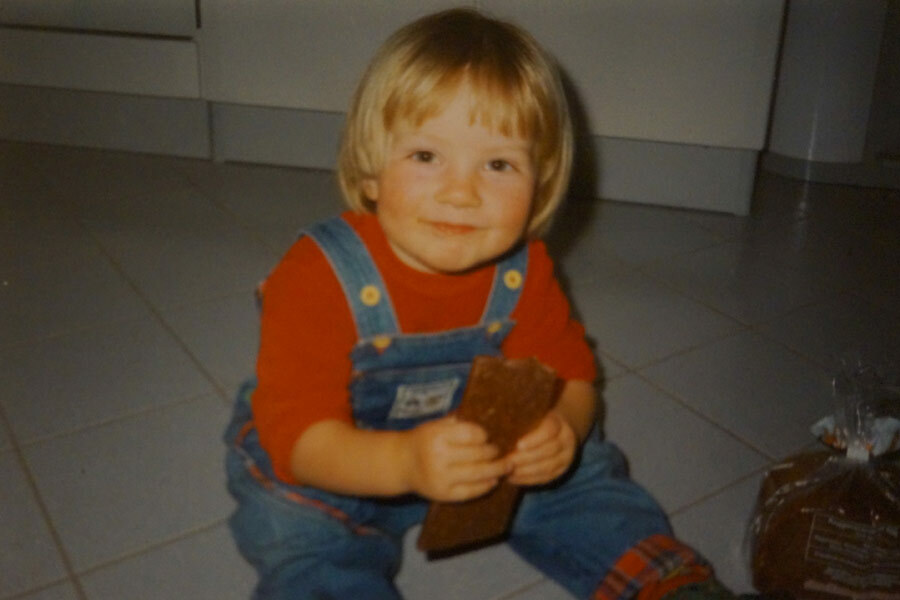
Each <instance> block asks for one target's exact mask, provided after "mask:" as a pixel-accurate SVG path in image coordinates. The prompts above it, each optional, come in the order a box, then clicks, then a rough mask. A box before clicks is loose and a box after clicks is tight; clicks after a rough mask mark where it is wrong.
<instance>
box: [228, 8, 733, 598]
mask: <svg viewBox="0 0 900 600" xmlns="http://www.w3.org/2000/svg"><path fill="white" fill-rule="evenodd" d="M571 157H572V131H571V125H570V122H569V117H568V113H567V109H566V102H565V99H564V96H563V93H562V90H561V87H560V82H559V78H558V75H557V72H556V69H555V67H554V66H553V65H552V63H551V62H550V61H549V60H548V58H547V57H546V56H545V54H544V53H543V52H542V51H541V49H540V48H539V47H538V45H537V44H536V42H535V41H534V40H533V39H532V38H531V37H530V36H529V35H527V34H526V33H524V32H522V31H520V30H519V29H517V28H516V27H514V26H512V25H509V24H506V23H503V22H499V21H495V20H492V19H489V18H486V17H484V16H482V15H481V14H479V13H477V12H475V11H472V10H451V11H447V12H443V13H439V14H436V15H432V16H428V17H425V18H423V19H420V20H418V21H416V22H414V23H412V24H410V25H408V26H406V27H404V28H402V29H401V30H400V31H398V32H397V33H395V34H394V35H393V36H392V37H391V38H390V39H389V40H388V41H387V42H386V43H385V45H384V46H383V47H382V48H381V50H380V51H379V53H378V54H377V55H376V57H375V59H374V61H373V63H372V64H371V66H370V67H369V69H368V71H367V72H366V74H365V76H364V77H363V80H362V82H361V84H360V86H359V89H358V91H357V93H356V96H355V99H354V102H353V106H352V108H351V110H350V113H349V115H348V119H347V125H346V130H345V133H344V138H343V144H342V149H341V153H340V164H339V180H340V184H341V189H342V191H343V194H344V196H345V198H346V200H347V201H348V203H349V204H350V206H351V207H352V208H353V209H354V211H352V212H347V213H345V214H344V215H342V216H341V217H340V218H336V219H332V220H330V221H327V222H325V223H321V224H318V225H316V226H314V227H312V228H311V229H309V230H308V231H306V232H304V235H302V236H301V238H300V239H299V240H298V241H297V242H296V243H295V244H294V246H293V247H292V248H291V249H290V250H289V251H288V253H287V254H286V256H285V257H284V258H283V260H282V261H281V263H280V264H279V265H278V267H277V268H276V269H275V270H274V271H273V273H272V274H271V275H270V276H269V278H268V279H267V281H266V282H265V286H264V289H262V292H261V296H262V326H261V331H262V333H261V342H260V350H259V358H258V363H257V381H256V382H251V383H249V384H247V385H246V386H245V387H244V388H243V389H242V390H241V392H240V394H239V397H238V402H237V405H236V411H235V417H234V420H233V422H232V424H231V425H230V427H229V430H228V432H227V434H226V437H227V442H228V443H229V448H230V449H229V454H228V477H229V489H230V491H231V492H232V494H233V495H234V497H235V498H236V499H237V501H238V508H237V511H236V512H235V514H234V515H233V517H232V519H231V522H230V523H231V527H232V530H233V532H234V535H235V538H236V540H237V542H238V545H239V547H240V550H241V552H242V553H243V554H244V556H246V557H247V559H248V560H249V561H250V562H251V563H253V565H254V566H255V567H256V569H257V570H258V572H259V576H260V581H259V585H258V588H257V591H256V597H257V598H341V599H343V598H379V599H380V598H397V597H399V596H398V593H397V590H396V588H395V587H394V584H393V582H392V578H393V576H394V575H395V573H396V571H397V569H398V566H399V562H400V549H401V538H402V536H403V534H404V532H405V531H406V530H408V529H409V528H410V527H411V526H413V525H415V524H416V523H419V522H420V521H421V520H422V518H423V516H424V514H425V509H426V506H427V501H428V500H441V501H461V500H467V499H471V498H475V497H477V496H480V495H482V494H485V493H486V492H488V491H489V490H491V489H492V488H493V487H494V486H496V485H497V483H498V482H499V481H500V480H501V479H502V478H504V477H507V478H508V479H509V481H511V482H512V483H515V484H518V485H521V486H525V487H526V489H527V490H528V492H527V493H526V494H525V496H524V498H523V501H522V504H521V506H520V508H519V511H518V513H517V515H516V518H515V520H514V523H513V525H512V527H511V532H510V536H509V544H510V545H511V546H512V548H514V549H515V551H516V552H518V553H519V554H520V555H522V556H523V557H524V558H525V559H527V560H528V561H530V562H531V563H532V564H534V565H536V566H537V567H538V568H540V569H541V570H542V571H544V572H545V573H546V574H547V575H549V576H550V577H552V578H553V579H555V580H556V581H558V582H559V583H560V584H561V585H563V586H565V587H566V588H568V589H569V590H570V591H571V592H572V593H573V594H574V595H575V596H577V597H580V598H589V597H590V598H603V599H606V598H631V597H637V598H641V599H645V598H657V597H662V596H665V595H666V594H667V593H669V592H672V593H671V594H669V596H667V597H671V598H675V597H676V595H677V594H682V596H679V597H697V598H699V597H723V598H726V597H731V596H730V595H729V594H727V592H725V591H724V590H722V589H721V588H720V587H719V586H717V585H716V584H715V582H714V580H713V579H711V575H710V570H709V568H708V566H707V565H706V564H705V563H704V562H702V560H701V559H699V557H697V556H696V555H695V554H694V553H693V552H692V551H691V550H690V549H688V548H687V547H685V546H683V545H682V544H680V543H678V542H677V541H675V540H674V539H672V538H671V533H670V529H669V527H668V524H667V521H666V518H665V516H664V514H663V512H662V511H661V510H660V508H659V507H658V506H657V504H656V503H655V502H654V501H653V500H652V499H651V498H650V497H649V496H648V495H647V494H646V493H645V492H644V491H643V490H642V489H641V488H639V487H638V486H636V485H635V484H634V483H632V482H631V481H629V480H628V479H627V477H626V475H625V468H624V462H623V460H622V457H621V455H620V454H619V453H618V451H617V450H616V449H615V448H614V447H613V446H612V445H610V444H608V443H605V442H603V441H601V440H600V438H599V436H598V435H597V434H596V432H595V430H594V419H595V415H594V410H595V397H594V390H593V386H592V383H591V382H592V381H593V380H594V378H595V371H594V359H593V357H592V354H591V352H590V350H589V348H588V346H587V344H586V343H585V340H584V330H583V328H582V327H581V325H579V324H578V323H576V322H575V321H573V320H572V319H571V318H570V316H569V308H568V304H567V302H566V299H565V298H564V296H563V294H562V292H561V290H560V288H559V285H558V284H557V282H556V280H555V279H554V276H553V265H552V263H551V262H550V259H549V258H548V256H547V254H546V249H545V246H544V245H543V243H542V242H541V241H539V239H538V236H539V234H540V233H541V232H543V231H544V230H545V229H546V227H547V225H548V223H549V221H550V219H551V217H552V216H553V214H554V211H555V210H556V208H557V206H558V205H559V202H560V200H561V198H562V196H563V193H564V191H565V189H566V185H567V180H568V176H569V169H570V164H571ZM479 354H493V355H498V354H502V355H505V356H508V357H523V358H524V357H529V356H536V357H537V358H538V359H539V360H541V361H542V362H543V363H545V364H547V365H549V366H550V367H552V368H553V369H554V370H555V371H556V372H557V374H558V375H559V377H561V378H562V379H563V380H564V382H565V383H564V385H563V387H562V392H561V395H560V398H559V401H558V404H557V406H556V407H555V408H554V410H553V411H551V412H550V414H549V415H547V416H546V417H545V418H544V419H543V421H542V422H541V423H540V424H539V425H538V426H537V427H536V428H535V429H534V430H533V431H532V432H530V433H529V434H527V435H525V436H524V437H522V438H521V440H519V442H518V445H517V447H516V449H515V450H514V451H513V452H512V453H511V454H509V455H507V456H498V453H497V450H496V449H495V448H494V447H492V446H491V445H490V444H488V443H487V442H486V434H485V432H484V431H483V430H482V429H481V428H480V427H478V426H477V425H474V424H471V423H465V422H461V421H458V420H456V419H455V418H454V417H453V415H452V412H453V409H454V408H455V407H456V405H457V403H458V402H459V399H460V397H461V394H462V389H463V387H464V384H465V380H466V376H467V373H468V370H469V366H470V362H471V360H472V359H473V357H474V356H476V355H479ZM251 400H252V404H251ZM592 432H593V433H592ZM673 590H674V591H673ZM684 594H687V595H684ZM691 594H693V595H691ZM704 594H705V595H704ZM716 594H721V595H720V596H718V595H716Z"/></svg>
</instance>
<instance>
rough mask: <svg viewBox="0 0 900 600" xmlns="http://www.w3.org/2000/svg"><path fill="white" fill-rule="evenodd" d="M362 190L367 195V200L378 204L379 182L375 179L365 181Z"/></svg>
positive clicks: (370, 178) (369, 178)
mask: <svg viewBox="0 0 900 600" xmlns="http://www.w3.org/2000/svg"><path fill="white" fill-rule="evenodd" d="M362 190H363V193H364V194H365V195H366V198H368V199H369V200H371V201H372V202H376V201H377V200H378V180H377V179H375V178H374V177H368V178H366V179H363V182H362Z"/></svg>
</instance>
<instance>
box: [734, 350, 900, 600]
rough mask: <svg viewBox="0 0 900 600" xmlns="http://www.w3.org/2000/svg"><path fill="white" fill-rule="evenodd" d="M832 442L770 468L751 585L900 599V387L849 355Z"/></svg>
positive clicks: (837, 381) (819, 595) (826, 432)
mask: <svg viewBox="0 0 900 600" xmlns="http://www.w3.org/2000/svg"><path fill="white" fill-rule="evenodd" d="M833 387H834V398H835V402H836V411H835V414H834V415H833V416H829V417H826V418H825V419H822V420H821V421H819V422H818V423H816V424H815V425H813V427H812V431H813V433H814V434H815V435H816V436H817V437H818V438H819V439H820V440H821V441H822V442H824V444H826V445H827V447H826V448H824V449H819V450H813V451H810V452H806V453H802V454H798V455H796V456H792V457H790V458H788V459H786V460H783V461H781V462H779V463H778V464H776V465H774V466H773V467H771V468H770V469H769V471H768V473H767V474H766V476H765V478H764V479H763V482H762V485H761V487H760V491H759V495H758V497H757V504H756V509H755V511H754V516H753V520H752V521H751V527H750V532H749V533H750V552H751V560H752V572H753V584H754V586H755V587H756V589H757V590H758V591H759V592H762V593H763V594H765V595H766V596H767V597H773V598H790V599H794V600H848V599H852V600H888V599H893V600H900V452H898V449H900V387H898V386H897V380H896V378H895V377H892V376H889V375H888V374H887V372H886V370H884V369H879V368H875V367H872V366H870V365H867V364H863V363H862V362H860V361H858V360H853V361H851V360H844V361H843V364H842V367H841V368H840V370H839V371H838V374H837V375H836V376H835V378H834V380H833Z"/></svg>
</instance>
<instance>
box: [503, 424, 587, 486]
mask: <svg viewBox="0 0 900 600" xmlns="http://www.w3.org/2000/svg"><path fill="white" fill-rule="evenodd" d="M577 446H578V438H577V436H576V435H575V431H574V429H572V426H571V425H570V424H569V422H568V421H567V420H566V419H565V418H564V417H563V416H562V415H560V414H559V413H557V412H554V411H550V412H549V413H548V414H547V416H546V417H544V419H543V420H542V421H541V422H540V424H538V426H537V427H536V428H535V429H534V430H532V431H531V432H530V433H528V434H526V435H524V436H522V438H521V439H520V440H519V441H518V442H517V443H516V448H515V450H513V451H512V452H511V453H510V454H509V455H508V456H507V459H508V460H509V461H510V462H512V464H513V472H512V474H511V475H510V476H509V482H510V483H513V484H515V485H541V484H543V483H549V482H551V481H553V480H554V479H556V478H557V477H559V476H560V475H562V474H563V473H565V472H566V471H567V470H568V469H569V466H570V465H571V464H572V460H573V459H574V458H575V450H576V449H577Z"/></svg>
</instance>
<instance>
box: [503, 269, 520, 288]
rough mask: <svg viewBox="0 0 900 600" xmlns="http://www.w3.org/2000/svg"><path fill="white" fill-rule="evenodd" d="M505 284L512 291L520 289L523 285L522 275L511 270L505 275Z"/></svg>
mask: <svg viewBox="0 0 900 600" xmlns="http://www.w3.org/2000/svg"><path fill="white" fill-rule="evenodd" d="M503 283H505V284H506V287H508V288H509V289H511V290H515V289H518V288H519V286H521V285H522V274H521V273H519V272H518V271H517V270H516V269H510V270H509V271H507V272H506V273H504V274H503Z"/></svg>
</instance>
